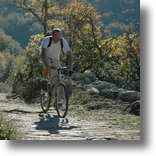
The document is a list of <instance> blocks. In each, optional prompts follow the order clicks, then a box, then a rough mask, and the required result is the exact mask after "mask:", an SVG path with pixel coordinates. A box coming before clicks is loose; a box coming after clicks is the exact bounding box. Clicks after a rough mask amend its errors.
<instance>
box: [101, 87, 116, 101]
mask: <svg viewBox="0 0 156 156" xmlns="http://www.w3.org/2000/svg"><path fill="white" fill-rule="evenodd" d="M100 95H101V96H104V97H106V98H111V99H114V98H117V97H118V89H117V88H111V89H103V90H101V91H100Z"/></svg>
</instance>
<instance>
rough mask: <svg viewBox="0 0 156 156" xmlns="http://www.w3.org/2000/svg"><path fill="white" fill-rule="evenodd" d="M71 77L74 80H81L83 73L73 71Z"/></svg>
mask: <svg viewBox="0 0 156 156" xmlns="http://www.w3.org/2000/svg"><path fill="white" fill-rule="evenodd" d="M71 78H72V80H74V81H81V80H83V74H82V73H74V74H72V76H71Z"/></svg>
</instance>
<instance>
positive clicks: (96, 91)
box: [87, 87, 100, 95]
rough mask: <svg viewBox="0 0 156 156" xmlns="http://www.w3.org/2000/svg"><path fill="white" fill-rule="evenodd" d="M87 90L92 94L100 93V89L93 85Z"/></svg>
mask: <svg viewBox="0 0 156 156" xmlns="http://www.w3.org/2000/svg"><path fill="white" fill-rule="evenodd" d="M87 92H88V93H89V94H91V95H96V94H99V93H100V92H99V90H98V89H96V88H94V87H91V88H90V89H87Z"/></svg>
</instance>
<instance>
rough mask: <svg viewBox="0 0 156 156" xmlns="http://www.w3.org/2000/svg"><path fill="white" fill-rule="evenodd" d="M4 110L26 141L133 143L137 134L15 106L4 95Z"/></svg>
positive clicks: (0, 101) (0, 107)
mask: <svg viewBox="0 0 156 156" xmlns="http://www.w3.org/2000/svg"><path fill="white" fill-rule="evenodd" d="M0 111H2V112H3V113H4V114H7V116H8V118H9V119H11V120H13V121H15V123H16V125H17V128H18V130H19V131H21V132H22V133H23V138H22V139H24V140H130V139H131V138H129V137H130V136H131V134H132V133H137V132H136V131H135V130H128V129H126V130H125V129H122V128H120V127H117V126H114V125H109V124H108V122H106V121H98V122H97V121H94V120H85V119H82V117H81V118H79V117H78V116H77V117H73V116H71V115H70V113H69V115H68V116H67V118H66V119H60V118H58V117H57V116H56V112H55V111H54V110H51V111H50V112H49V114H43V113H41V108H40V106H39V105H27V104H23V103H22V104H21V103H14V102H13V101H8V100H7V99H6V94H0ZM138 139H139V138H138V137H136V138H135V140H138Z"/></svg>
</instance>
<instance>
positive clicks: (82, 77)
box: [71, 72, 97, 84]
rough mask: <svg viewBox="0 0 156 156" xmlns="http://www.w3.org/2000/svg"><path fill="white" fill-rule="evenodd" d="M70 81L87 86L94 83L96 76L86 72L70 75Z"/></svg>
mask: <svg viewBox="0 0 156 156" xmlns="http://www.w3.org/2000/svg"><path fill="white" fill-rule="evenodd" d="M71 78H72V80H74V81H81V82H82V83H84V84H89V83H92V82H94V81H96V79H97V78H96V75H95V73H93V72H86V73H83V74H82V73H74V74H73V75H72V77H71Z"/></svg>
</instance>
